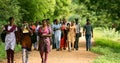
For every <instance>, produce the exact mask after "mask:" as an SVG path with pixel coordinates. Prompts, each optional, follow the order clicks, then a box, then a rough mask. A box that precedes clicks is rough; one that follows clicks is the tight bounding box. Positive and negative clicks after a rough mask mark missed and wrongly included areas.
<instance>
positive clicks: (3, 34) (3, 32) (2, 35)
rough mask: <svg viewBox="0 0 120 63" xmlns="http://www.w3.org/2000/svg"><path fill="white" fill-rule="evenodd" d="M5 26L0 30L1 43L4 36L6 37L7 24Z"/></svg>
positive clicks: (3, 40)
mask: <svg viewBox="0 0 120 63" xmlns="http://www.w3.org/2000/svg"><path fill="white" fill-rule="evenodd" d="M4 27H5V30H3V31H2V33H1V34H0V37H1V40H2V42H3V43H5V37H6V32H5V31H6V30H7V27H8V26H7V25H5V26H4Z"/></svg>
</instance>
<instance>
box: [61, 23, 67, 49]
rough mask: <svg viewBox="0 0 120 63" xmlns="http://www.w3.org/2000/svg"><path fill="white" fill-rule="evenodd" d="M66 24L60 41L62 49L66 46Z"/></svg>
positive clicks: (63, 26)
mask: <svg viewBox="0 0 120 63" xmlns="http://www.w3.org/2000/svg"><path fill="white" fill-rule="evenodd" d="M64 31H65V25H62V37H61V41H60V49H62V48H65V47H66V40H65V32H64Z"/></svg>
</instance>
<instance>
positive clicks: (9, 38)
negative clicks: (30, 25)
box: [4, 17, 17, 63]
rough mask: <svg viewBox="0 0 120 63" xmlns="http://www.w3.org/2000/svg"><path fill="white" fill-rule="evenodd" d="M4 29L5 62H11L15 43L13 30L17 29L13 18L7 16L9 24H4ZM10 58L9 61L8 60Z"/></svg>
mask: <svg viewBox="0 0 120 63" xmlns="http://www.w3.org/2000/svg"><path fill="white" fill-rule="evenodd" d="M4 30H5V32H6V37H5V50H6V53H7V63H13V61H14V48H15V44H16V36H15V31H17V27H16V26H15V25H14V18H13V17H10V18H9V24H8V25H5V26H4ZM10 60H11V62H10Z"/></svg>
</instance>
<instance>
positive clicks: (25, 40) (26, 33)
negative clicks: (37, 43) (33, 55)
mask: <svg viewBox="0 0 120 63" xmlns="http://www.w3.org/2000/svg"><path fill="white" fill-rule="evenodd" d="M21 30H22V31H21V47H22V63H28V51H31V45H32V42H31V34H32V31H31V30H30V27H29V25H28V23H27V22H26V21H24V22H23V24H22V27H21Z"/></svg>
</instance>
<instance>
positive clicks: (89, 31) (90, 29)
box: [83, 19, 93, 51]
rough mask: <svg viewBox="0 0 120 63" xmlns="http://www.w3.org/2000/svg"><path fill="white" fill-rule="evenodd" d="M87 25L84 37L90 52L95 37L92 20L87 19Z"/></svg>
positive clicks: (84, 29)
mask: <svg viewBox="0 0 120 63" xmlns="http://www.w3.org/2000/svg"><path fill="white" fill-rule="evenodd" d="M86 22H87V23H86V25H85V26H84V28H83V36H85V38H86V50H87V51H89V50H90V49H91V45H92V44H91V37H93V27H92V25H91V24H90V20H89V19H87V21H86Z"/></svg>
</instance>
